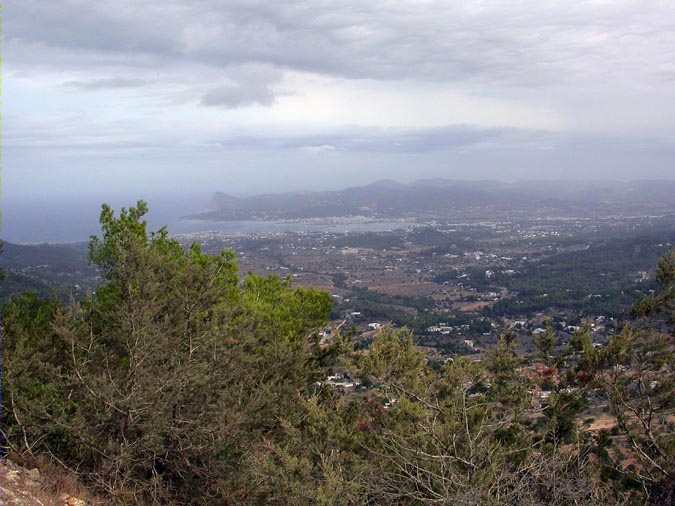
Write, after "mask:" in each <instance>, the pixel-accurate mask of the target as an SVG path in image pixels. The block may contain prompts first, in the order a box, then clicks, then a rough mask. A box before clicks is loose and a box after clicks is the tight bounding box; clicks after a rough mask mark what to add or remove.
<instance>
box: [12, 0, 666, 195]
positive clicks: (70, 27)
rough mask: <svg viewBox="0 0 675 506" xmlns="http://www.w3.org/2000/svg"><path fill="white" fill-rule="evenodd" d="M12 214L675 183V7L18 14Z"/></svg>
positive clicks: (42, 2)
mask: <svg viewBox="0 0 675 506" xmlns="http://www.w3.org/2000/svg"><path fill="white" fill-rule="evenodd" d="M2 25H3V26H2V30H3V41H2V45H3V47H2V52H3V63H2V65H3V67H2V107H3V118H2V130H3V131H2V149H3V153H2V177H3V195H4V198H5V199H10V200H11V199H15V200H17V199H18V200H22V201H30V200H32V199H38V200H40V199H43V200H44V199H56V200H58V199H64V200H72V199H93V200H95V199H96V198H98V197H99V196H104V195H111V194H115V195H136V194H165V195H171V194H181V193H182V194H187V193H190V192H192V193H204V194H208V193H210V192H213V191H224V192H226V193H232V194H252V193H260V192H278V191H286V190H312V189H331V188H342V187H346V186H349V185H355V184H362V183H368V182H371V181H374V180H377V179H383V178H390V179H397V180H400V181H411V180H415V179H419V178H428V177H446V178H456V179H505V180H518V179H607V178H611V179H635V178H650V179H651V178H675V2H672V1H659V0H653V1H648V2H646V1H644V0H637V1H623V0H609V1H574V2H571V1H569V0H562V1H542V0H510V1H490V0H486V1H478V0H474V1H471V0H467V1H456V0H445V1H435V0H414V1H413V0H397V1H395V0H368V1H364V0H343V1H334V0H304V1H295V0H285V1H270V0H261V1H258V0H183V1H178V0H161V1H160V0H115V1H114V2H107V1H98V0H9V1H8V2H4V5H3V8H2Z"/></svg>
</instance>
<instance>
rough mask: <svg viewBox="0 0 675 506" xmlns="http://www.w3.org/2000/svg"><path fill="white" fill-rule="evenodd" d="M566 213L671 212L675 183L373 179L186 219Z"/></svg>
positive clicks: (218, 203) (226, 198)
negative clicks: (344, 187) (372, 180)
mask: <svg viewBox="0 0 675 506" xmlns="http://www.w3.org/2000/svg"><path fill="white" fill-rule="evenodd" d="M528 211H537V212H544V211H546V212H552V213H561V214H564V215H584V214H597V213H607V214H616V213H620V214H631V213H635V214H644V213H662V212H674V211H675V181H669V180H663V181H647V180H642V181H630V182H617V181H586V182H579V181H564V182H563V181H526V182H516V183H505V182H500V181H458V180H448V179H423V180H418V181H415V182H412V183H408V184H404V183H399V182H396V181H392V180H382V181H377V182H374V183H372V184H368V185H365V186H356V187H351V188H346V189H344V190H338V191H323V192H295V193H279V194H265V195H256V196H251V197H235V196H232V195H227V194H224V193H216V194H215V195H214V196H213V199H212V202H211V211H208V212H205V213H201V214H197V215H192V216H188V217H187V218H189V219H198V220H209V221H236V220H277V219H298V218H327V217H346V216H367V217H372V218H396V217H453V216H457V215H458V214H461V215H466V214H467V213H469V214H471V215H473V216H481V215H484V217H488V216H490V215H491V214H493V213H495V212H528Z"/></svg>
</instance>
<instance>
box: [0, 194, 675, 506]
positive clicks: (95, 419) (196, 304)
mask: <svg viewBox="0 0 675 506" xmlns="http://www.w3.org/2000/svg"><path fill="white" fill-rule="evenodd" d="M146 210H147V209H146V207H145V205H144V204H143V203H139V205H138V206H137V207H136V208H132V209H129V210H123V211H122V212H121V213H120V215H119V216H115V215H114V214H113V212H112V210H111V209H109V208H108V207H104V209H103V211H102V214H101V225H102V236H101V237H100V238H97V239H93V240H92V241H91V246H90V258H91V260H92V262H93V263H94V264H95V265H96V266H98V268H99V269H100V270H101V273H102V276H103V278H104V283H103V284H102V285H101V286H100V287H99V288H98V289H97V291H96V293H95V294H93V295H92V296H91V297H89V298H87V299H85V300H83V301H81V302H80V303H78V304H73V305H69V306H62V305H59V304H57V303H53V302H48V301H43V300H40V299H39V298H37V297H36V296H31V295H25V296H22V297H18V298H15V299H14V300H13V301H12V302H11V303H9V304H8V305H7V306H6V307H5V309H4V314H3V319H4V327H5V355H6V364H5V377H4V378H3V381H4V386H5V389H6V392H7V395H6V399H7V403H6V410H5V413H4V417H5V418H4V420H3V427H5V428H6V432H7V434H6V435H7V439H8V441H9V444H10V445H11V448H12V450H13V451H16V452H30V453H34V454H42V455H47V456H49V457H51V458H52V459H53V460H54V461H55V462H57V463H59V464H60V465H63V466H65V467H67V468H69V469H71V470H72V471H73V472H76V473H77V474H78V475H79V476H80V477H81V479H82V480H83V481H84V482H85V483H87V484H88V485H89V486H90V487H91V488H92V489H93V490H95V491H96V492H97V493H99V494H101V495H103V496H105V497H106V498H107V500H108V501H109V502H111V503H114V504H176V505H178V504H202V505H209V504H214V505H215V504H219V505H220V504H324V505H334V504H335V505H337V504H411V505H412V504H472V505H473V504H486V505H488V504H489V505H499V504H503V505H521V504H532V505H534V504H558V505H566V504H589V505H591V504H642V503H644V502H645V501H651V502H652V503H653V504H667V501H672V499H673V493H674V479H675V474H674V473H675V468H674V463H675V442H674V439H673V408H674V407H675V406H674V405H673V403H674V400H673V395H672V394H673V385H674V384H673V335H672V334H663V333H658V332H655V331H651V330H649V329H646V330H644V329H643V330H630V329H626V330H625V331H624V332H623V333H621V334H620V335H618V336H616V337H615V338H613V339H612V340H611V341H610V343H609V345H608V346H607V347H606V348H602V349H596V348H594V347H593V345H592V341H591V338H590V336H589V335H588V334H587V333H584V332H581V333H580V334H579V335H577V336H575V338H574V339H573V340H572V342H571V344H570V346H569V347H568V348H566V349H564V350H562V351H559V352H556V351H555V347H554V346H553V345H552V343H553V342H554V340H553V336H552V334H550V333H549V334H547V335H545V336H542V337H540V338H539V339H537V343H536V344H537V346H538V349H539V351H538V354H539V355H538V360H539V362H540V365H541V367H540V368H533V367H529V364H528V363H527V362H526V360H525V359H524V358H523V357H520V356H518V355H517V354H516V352H515V351H514V350H515V346H514V342H513V340H512V339H511V338H510V337H509V336H508V335H507V336H503V337H502V338H501V339H500V341H499V344H498V346H497V347H496V348H495V349H493V350H492V351H491V352H490V353H489V354H488V355H487V356H486V357H485V358H484V360H483V361H482V362H480V363H479V362H473V361H470V360H468V359H465V358H457V359H456V360H454V361H449V362H448V363H446V364H444V365H443V366H442V367H432V366H431V365H430V364H429V363H427V360H426V358H425V356H424V355H423V354H422V353H420V351H418V349H417V348H416V347H415V345H414V343H413V340H412V337H411V335H410V334H409V333H408V332H407V331H405V330H401V331H394V330H386V331H384V332H382V333H381V334H380V335H379V336H378V337H377V338H376V339H375V340H374V341H373V343H372V345H371V346H370V348H369V349H368V350H366V351H363V350H360V351H357V350H355V349H354V348H353V346H352V344H351V343H350V342H349V341H348V340H347V339H342V338H340V337H338V338H337V339H336V340H335V342H334V343H332V344H331V345H330V346H325V345H324V346H320V345H319V341H318V338H317V334H316V331H317V329H319V328H320V327H321V326H322V325H323V324H324V323H325V322H326V320H327V318H328V315H329V312H330V300H329V297H328V296H327V295H326V294H324V293H321V292H317V291H314V290H306V289H298V288H293V287H292V286H291V285H290V283H289V282H288V281H284V280H280V279H278V278H276V277H269V278H263V277H258V276H253V275H249V276H246V277H245V278H244V279H243V280H241V279H240V278H239V275H238V272H237V267H236V262H235V259H234V256H233V255H232V253H230V252H223V253H221V254H220V255H219V256H208V255H205V254H204V253H203V252H202V251H200V249H199V248H198V247H196V246H193V247H192V248H190V249H187V250H185V249H183V248H181V247H180V245H179V244H178V243H177V242H175V241H174V240H172V239H171V238H170V237H169V236H168V234H167V232H166V231H165V230H160V231H159V232H156V233H152V234H149V233H148V231H147V230H146V225H145V223H144V222H143V216H144V214H145V212H146ZM674 266H675V253H672V254H671V255H670V256H669V257H667V258H666V259H664V260H663V261H662V263H661V265H660V269H659V283H660V289H659V291H658V292H657V293H656V294H655V295H654V296H653V297H651V298H650V299H649V300H647V301H645V302H644V303H642V304H641V305H640V306H639V311H641V312H642V313H649V314H650V315H659V314H663V315H665V317H666V318H672V311H673V300H674V297H673V284H674V282H675V268H674ZM551 332H552V331H551ZM528 371H529V373H526V372H528ZM335 372H341V373H342V374H344V375H345V376H347V377H349V378H351V379H352V380H354V381H358V382H359V386H358V388H357V389H356V390H355V391H353V392H350V393H346V394H345V393H342V392H340V391H339V390H337V389H336V388H335V387H334V386H331V385H329V384H325V383H324V382H323V381H322V380H323V379H324V378H325V377H326V376H327V375H328V374H329V373H335ZM539 390H546V391H547V392H550V395H549V396H548V397H547V398H542V399H544V400H541V401H539V400H537V398H536V396H534V395H533V393H534V392H537V391H539ZM590 395H596V396H597V395H601V396H605V397H606V399H607V400H608V405H609V410H610V411H611V413H612V414H613V415H614V416H615V417H616V419H617V420H618V424H617V426H616V428H615V429H614V430H613V432H607V431H605V432H603V431H600V432H598V433H595V434H592V433H590V432H588V431H585V430H584V428H583V424H582V423H581V421H580V420H579V415H580V413H581V412H582V410H583V409H584V408H585V406H586V405H587V399H588V397H589V396H590Z"/></svg>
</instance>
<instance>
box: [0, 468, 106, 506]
mask: <svg viewBox="0 0 675 506" xmlns="http://www.w3.org/2000/svg"><path fill="white" fill-rule="evenodd" d="M49 481H50V480H49V479H47V478H45V477H44V476H42V474H41V473H40V471H38V470H37V469H26V468H24V467H21V466H19V465H17V464H15V463H14V462H12V461H11V460H0V505H2V506H86V505H92V504H94V503H92V502H91V501H87V500H85V499H83V498H80V497H76V496H74V495H71V494H69V493H65V492H60V493H59V492H55V491H54V489H55V487H54V486H53V485H54V484H53V483H48V482H49Z"/></svg>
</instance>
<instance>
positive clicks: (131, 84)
mask: <svg viewBox="0 0 675 506" xmlns="http://www.w3.org/2000/svg"><path fill="white" fill-rule="evenodd" d="M147 84H148V82H147V81H145V80H143V79H125V78H123V77H110V78H101V79H91V80H89V81H66V82H64V83H63V86H64V87H66V88H74V89H77V90H84V91H96V90H106V89H120V88H141V87H143V86H146V85H147Z"/></svg>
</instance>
